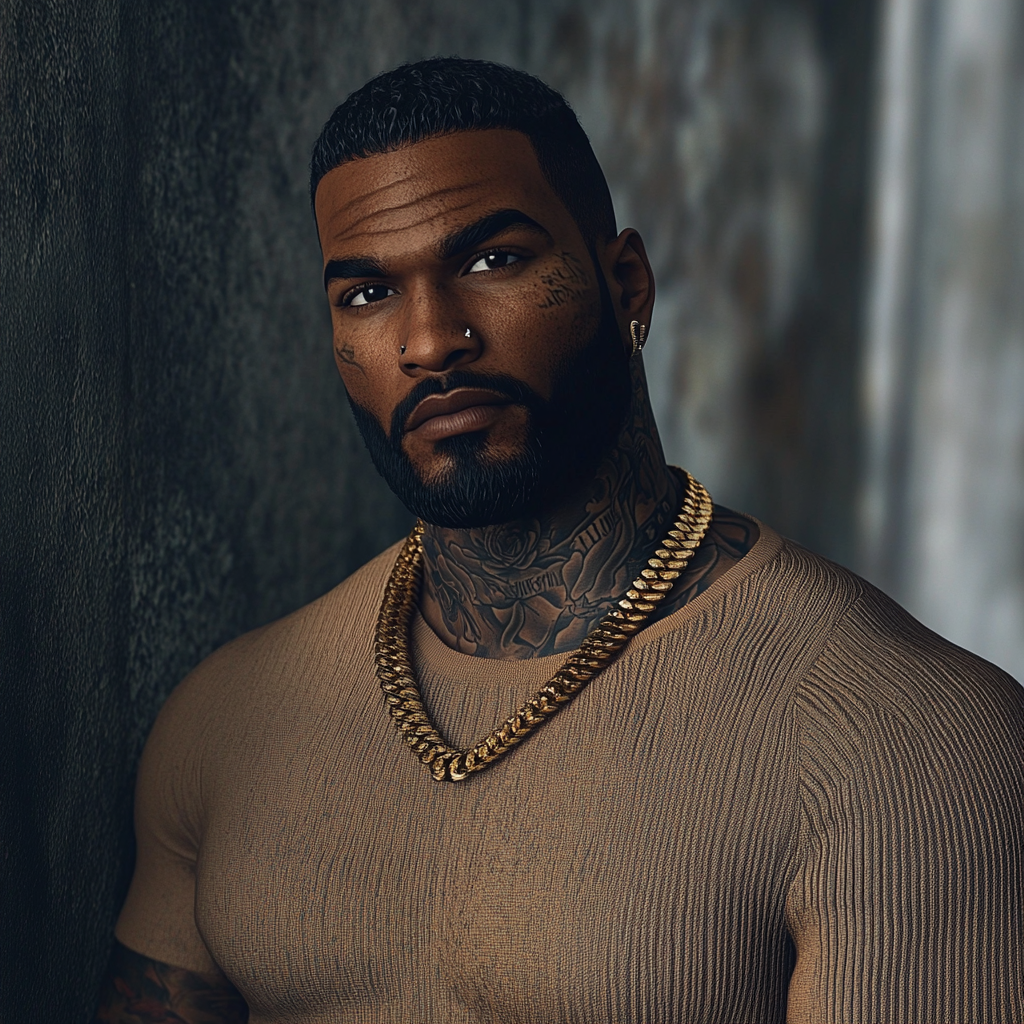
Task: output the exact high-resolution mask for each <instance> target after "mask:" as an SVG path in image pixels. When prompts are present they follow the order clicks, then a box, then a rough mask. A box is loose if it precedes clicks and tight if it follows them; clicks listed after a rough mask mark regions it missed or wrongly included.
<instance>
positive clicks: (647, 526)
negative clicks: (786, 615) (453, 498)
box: [420, 361, 683, 659]
mask: <svg viewBox="0 0 1024 1024" xmlns="http://www.w3.org/2000/svg"><path fill="white" fill-rule="evenodd" d="M632 372H633V399H632V404H631V408H630V411H629V413H628V416H627V421H626V424H625V425H624V427H623V429H622V431H621V433H620V435H619V438H618V442H617V444H616V445H615V447H614V448H613V449H612V451H611V452H610V453H609V454H608V455H607V456H606V457H605V458H604V460H603V461H602V463H601V465H600V467H599V469H598V471H597V473H596V475H595V477H594V479H593V480H592V481H591V482H590V483H589V484H588V485H587V486H586V487H585V489H584V490H583V493H582V494H580V495H578V497H577V499H576V501H575V502H574V503H573V504H572V505H570V506H569V507H568V508H563V509H561V510H559V511H558V512H556V513H553V514H549V515H540V516H538V517H536V518H532V519H523V520H520V521H518V522H515V523H506V524H502V525H500V526H489V527H484V528H481V529H472V530H452V529H439V528H437V527H433V526H426V527H425V529H424V531H423V536H422V549H423V588H422V594H421V598H420V610H421V611H422V613H423V616H424V618H425V619H426V621H427V622H428V624H429V625H430V627H431V628H432V629H433V630H434V632H435V633H436V634H437V635H438V636H439V637H440V638H441V640H443V641H444V642H445V643H446V644H447V645H448V646H449V647H451V648H453V649H454V650H457V651H460V652H462V653H463V654H472V655H476V656H478V657H486V658H513V659H516V658H534V657H544V656H546V655H551V654H559V653H563V652H568V651H571V650H574V649H575V648H577V647H578V646H579V645H580V643H581V642H582V640H583V638H584V637H585V636H586V635H587V634H588V633H589V632H590V630H591V629H593V628H594V626H596V625H597V623H599V622H600V621H601V619H602V617H603V616H604V615H605V614H606V613H607V611H608V610H609V608H611V607H612V605H613V604H614V602H615V601H616V600H618V598H619V597H620V596H621V595H622V594H623V593H624V592H625V590H626V589H627V588H628V587H629V585H630V582H631V580H632V579H633V578H634V577H635V576H636V574H637V573H638V572H639V571H640V569H641V568H642V567H643V565H644V563H645V561H646V559H647V557H648V555H649V554H650V551H651V550H652V548H653V547H654V545H655V543H656V542H657V541H658V539H659V538H660V537H661V536H662V535H663V534H664V532H665V530H666V529H668V527H669V525H670V524H671V522H672V517H673V515H674V514H675V512H676V510H677V509H678V508H679V506H680V504H681V502H682V497H683V484H682V481H681V479H680V477H679V476H677V475H676V474H674V473H673V472H672V471H671V470H669V468H668V467H667V466H666V465H665V460H664V456H663V454H662V451H661V444H660V441H659V439H658V434H657V429H656V428H655V425H654V418H653V415H652V414H651V411H650V405H649V403H648V401H647V396H646V386H645V382H644V380H643V375H642V374H643V371H642V369H641V368H640V367H639V365H638V364H637V361H634V363H633V364H632Z"/></svg>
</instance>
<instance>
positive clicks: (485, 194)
mask: <svg viewBox="0 0 1024 1024" xmlns="http://www.w3.org/2000/svg"><path fill="white" fill-rule="evenodd" d="M508 208H513V209H518V210H522V211H523V212H524V213H527V214H529V215H530V216H533V217H534V219H537V220H540V221H541V222H542V223H544V221H545V220H547V221H549V222H550V220H551V219H552V218H556V219H560V218H561V217H563V216H568V212H567V211H566V210H565V209H564V207H563V206H562V204H561V203H560V201H559V200H558V198H557V196H556V195H555V194H554V192H553V191H552V189H551V186H550V185H549V184H548V182H547V179H546V178H545V177H544V174H543V172H542V171H541V169H540V165H539V163H538V162H537V155H536V153H535V152H534V149H533V146H532V145H531V143H530V140H529V139H528V138H527V137H526V136H525V135H523V134H522V133H521V132H515V131H508V130H505V129H488V130H486V131H468V132H456V133H453V134H451V135H444V136H440V137H438V138H434V139H428V140H426V141H424V142H416V143H413V144H411V145H408V146H403V147H401V148H400V149H397V150H395V151H394V152H391V153H382V154H378V155H376V156H371V157H364V158H360V159H356V160H350V161H349V162H348V163H344V164H342V165H341V166H340V167H335V168H334V169H333V170H332V171H329V172H328V173H327V174H325V175H324V177H323V178H322V179H321V181H320V184H319V185H318V186H317V190H316V218H317V227H318V230H319V232H320V242H321V245H322V246H323V249H324V255H325V257H327V256H328V248H330V249H331V250H332V253H331V254H332V255H334V254H335V253H334V252H333V250H334V249H337V248H338V247H339V246H342V245H344V246H345V247H346V248H350V247H353V246H355V247H357V248H360V249H363V248H366V247H367V244H368V243H370V242H371V241H372V242H373V243H374V248H375V249H376V248H379V247H380V245H381V244H387V243H388V242H391V243H394V244H401V242H400V239H402V238H404V239H406V240H411V237H412V236H413V235H418V234H423V235H431V236H433V235H438V234H443V233H444V232H445V231H447V230H450V228H451V227H452V226H453V225H460V224H465V223H469V222H471V221H472V220H474V219H475V216H476V215H478V214H481V213H489V212H492V211H493V210H496V209H508ZM546 226H553V225H546Z"/></svg>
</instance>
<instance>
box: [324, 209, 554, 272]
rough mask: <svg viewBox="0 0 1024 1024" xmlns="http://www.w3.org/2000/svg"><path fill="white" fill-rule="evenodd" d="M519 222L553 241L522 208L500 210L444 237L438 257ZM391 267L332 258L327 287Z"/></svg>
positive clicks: (362, 259) (364, 260) (445, 257)
mask: <svg viewBox="0 0 1024 1024" xmlns="http://www.w3.org/2000/svg"><path fill="white" fill-rule="evenodd" d="M513 226H518V227H524V228H528V229H529V230H530V231H534V232H536V233H537V234H540V235H543V236H544V238H545V239H547V241H549V242H550V241H551V240H552V238H551V233H550V232H549V231H548V230H547V228H545V227H544V226H543V225H541V224H538V223H537V221H535V220H534V219H533V218H532V217H527V215H526V214H525V213H523V212H522V210H511V209H510V210H497V211H496V212H495V213H489V214H487V216H486V217H481V218H480V219H479V220H478V221H474V222H473V223H472V224H469V225H467V226H466V227H464V228H459V230H458V231H454V232H452V234H450V235H447V236H446V237H445V238H442V239H441V241H440V242H439V243H438V245H437V248H436V250H435V251H436V253H437V255H438V257H439V258H440V259H442V260H449V259H451V258H452V257H453V256H458V255H459V253H462V252H465V251H466V250H467V249H473V248H475V247H476V246H478V245H480V244H481V243H483V242H486V241H487V240H488V239H491V238H493V237H494V236H495V235H499V234H501V232H502V231H505V230H507V229H508V228H510V227H513ZM387 276H388V271H387V268H386V267H385V266H384V265H383V264H381V263H378V262H377V261H376V260H374V259H370V258H369V257H366V256H352V257H348V258H347V259H340V260H330V261H329V262H328V263H327V266H326V267H324V291H326V290H327V286H328V285H329V284H330V283H331V281H332V279H334V278H336V277H343V278H353V277H387Z"/></svg>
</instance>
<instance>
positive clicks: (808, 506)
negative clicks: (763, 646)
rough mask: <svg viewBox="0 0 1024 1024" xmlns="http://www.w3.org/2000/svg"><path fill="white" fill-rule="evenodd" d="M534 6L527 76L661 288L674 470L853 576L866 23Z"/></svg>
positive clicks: (846, 14)
mask: <svg viewBox="0 0 1024 1024" xmlns="http://www.w3.org/2000/svg"><path fill="white" fill-rule="evenodd" d="M543 6H544V13H543V14H539V13H538V14H537V15H536V16H535V21H534V24H539V25H540V27H539V28H538V29H537V31H536V32H535V33H534V37H533V48H532V52H531V59H532V60H533V62H534V66H535V67H536V68H537V69H538V70H540V71H541V72H542V73H543V74H545V75H546V76H547V77H548V78H550V79H551V80H552V82H553V84H555V85H556V86H558V87H560V88H562V89H563V90H564V91H565V92H566V94H567V95H568V96H569V97H570V99H571V100H572V102H573V103H574V105H575V106H576V108H577V110H578V111H579V112H580V114H581V117H582V119H583V122H584V124H585V126H586V127H587V128H588V130H589V131H590V132H591V136H592V138H593V141H594V143H595V146H596V148H597V150H598V155H599V157H600V158H601V160H602V163H603V165H604V167H605V169H606V171H607V173H608V175H609V179H610V184H611V186H612V191H613V194H614V197H615V200H616V207H617V211H618V214H619V221H620V224H625V223H631V224H633V225H634V226H636V227H638V228H640V230H641V231H642V233H643V235H644V237H645V239H646V240H647V244H648V250H649V252H650V255H651V258H652V262H653V264H654V267H655V270H656V272H657V278H658V298H657V302H656V307H655V314H654V323H653V328H652V334H651V340H650V343H649V345H648V347H647V348H646V349H645V355H644V358H645V362H646V363H647V367H648V377H649V378H650V380H651V381H652V382H653V397H654V402H655V409H656V412H657V413H658V421H659V425H660V427H661V430H662V436H663V439H664V441H665V444H666V449H667V452H668V454H669V457H670V458H671V459H673V460H675V461H678V462H681V463H685V465H686V466H687V467H688V468H690V469H691V470H692V471H693V472H694V473H695V474H696V475H697V476H698V477H699V478H700V479H701V480H703V481H704V482H705V483H706V484H707V485H708V487H709V488H710V490H711V492H712V494H713V495H715V497H716V498H718V499H719V500H722V501H724V502H725V503H727V504H731V505H733V506H734V507H736V508H740V509H743V510H744V511H748V512H752V513H754V514H755V515H758V516H760V517H762V518H763V519H764V520H766V521H767V522H769V523H771V524H772V525H773V526H775V527H776V528H778V529H780V530H782V531H783V532H784V533H786V534H788V535H789V536H793V537H796V538H798V539H800V540H801V541H802V542H804V543H806V544H808V545H809V546H811V547H813V548H815V549H816V550H818V551H821V552H822V553H824V554H827V555H829V556H830V557H833V558H836V559H838V560H839V561H842V562H845V563H847V564H851V563H852V561H853V559H854V558H855V545H854V543H853V538H854V533H855V523H854V518H855V517H854V500H853V499H854V496H855V494H856V488H857V482H858V476H857V474H858V471H859V460H860V448H859V446H860V437H859V434H858V429H857V426H858V425H857V417H858V399H859V390H858V378H857V371H858V358H859V350H858V344H859V337H860V320H861V315H860V309H861V305H862V287H863V285H862V279H863V275H862V269H861V267H862V250H863V247H864V242H865V239H864V223H863V222H864V210H865V206H866V193H867V173H866V171H867V167H868V149H869V147H868V141H869V140H868V129H869V123H868V121H869V115H870V112H871V85H872V55H873V52H874V29H875V18H876V9H877V4H876V3H875V2H874V0H859V2H856V3H853V2H849V3H847V2H836V0H821V2H818V3H812V2H804V0H773V2H772V3H757V2H749V0H746V2H744V0H706V2H701V3H680V2H678V0H636V2H635V3H632V4H629V5H623V4H622V3H619V2H616V0H593V2H590V3H586V4H579V3H563V4H562V5H561V6H559V4H558V3H557V2H555V3H546V4H544V5H543Z"/></svg>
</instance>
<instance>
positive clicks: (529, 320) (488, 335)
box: [476, 267, 601, 398]
mask: <svg viewBox="0 0 1024 1024" xmlns="http://www.w3.org/2000/svg"><path fill="white" fill-rule="evenodd" d="M556 270H557V271H558V272H555V271H552V270H551V268H549V267H545V268H543V269H540V270H538V272H537V273H535V274H531V275H530V276H529V278H524V279H523V281H522V282H521V283H520V285H521V286H520V287H518V288H516V289H515V290H513V291H510V292H509V293H508V294H507V295H505V296H503V297H502V299H503V301H493V302H490V303H481V304H480V305H479V307H478V311H477V317H476V320H477V322H478V323H479V324H480V328H481V331H482V333H483V336H484V339H485V342H486V343H487V345H488V347H489V348H490V349H491V354H492V359H493V363H492V365H495V368H496V369H499V370H501V371H502V372H505V373H509V374H511V375H512V376H514V377H517V378H519V379H520V380H522V381H524V382H526V383H527V384H529V385H530V387H532V388H533V389H534V390H535V391H536V392H537V393H538V394H539V395H540V396H541V397H542V398H550V396H551V388H552V384H553V380H554V377H555V376H556V375H557V373H558V371H559V370H560V368H561V367H562V366H563V365H564V363H565V362H566V361H567V360H568V359H570V358H571V357H572V356H573V355H575V354H576V352H577V351H579V350H581V349H582V348H583V347H584V346H585V345H586V344H587V343H588V342H589V341H590V339H591V337H592V336H593V333H594V331H596V330H597V327H598V324H599V323H600V309H601V299H600V293H599V291H598V289H597V286H596V284H595V283H594V282H593V280H592V278H587V277H585V276H583V275H582V274H581V275H580V276H579V277H576V276H570V275H569V273H568V272H565V271H562V270H561V269H559V268H556ZM488 362H491V360H488Z"/></svg>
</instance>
